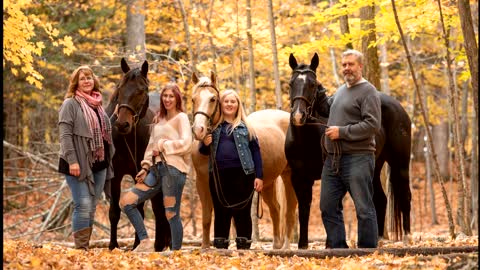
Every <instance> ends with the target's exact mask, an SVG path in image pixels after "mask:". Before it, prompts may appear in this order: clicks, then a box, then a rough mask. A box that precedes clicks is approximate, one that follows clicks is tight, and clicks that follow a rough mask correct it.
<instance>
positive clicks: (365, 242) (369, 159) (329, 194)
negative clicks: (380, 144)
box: [320, 154, 378, 248]
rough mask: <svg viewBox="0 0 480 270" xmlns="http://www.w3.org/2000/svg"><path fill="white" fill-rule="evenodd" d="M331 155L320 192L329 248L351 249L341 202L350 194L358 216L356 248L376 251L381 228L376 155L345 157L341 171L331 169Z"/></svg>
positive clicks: (326, 161) (347, 155) (341, 160)
mask: <svg viewBox="0 0 480 270" xmlns="http://www.w3.org/2000/svg"><path fill="white" fill-rule="evenodd" d="M332 159H333V156H332V155H328V157H327V159H326V160H325V163H324V165H323V172H322V183H321V191H320V210H321V212H322V221H323V225H324V227H325V231H326V232H327V243H326V246H327V247H329V248H348V245H347V243H346V233H345V223H344V221H343V208H342V199H343V198H344V196H345V194H346V193H347V191H348V192H349V193H350V196H351V197H352V200H353V202H354V204H355V210H356V214H357V222H358V224H357V237H358V238H357V246H358V247H359V248H376V247H377V244H378V225H377V215H376V212H375V205H374V204H373V184H372V181H373V173H374V169H375V156H374V154H342V156H341V158H340V161H339V164H338V165H339V169H340V170H339V171H338V173H337V171H336V168H334V166H332Z"/></svg>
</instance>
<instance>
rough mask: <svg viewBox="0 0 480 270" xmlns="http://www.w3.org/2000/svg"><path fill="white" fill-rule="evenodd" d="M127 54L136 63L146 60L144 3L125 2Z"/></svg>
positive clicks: (136, 0) (142, 0)
mask: <svg viewBox="0 0 480 270" xmlns="http://www.w3.org/2000/svg"><path fill="white" fill-rule="evenodd" d="M126 3H127V33H126V34H127V35H126V41H127V42H126V43H127V54H129V55H131V56H133V58H134V59H135V60H136V61H138V62H143V61H144V60H146V59H147V57H146V52H145V1H144V0H127V2H126Z"/></svg>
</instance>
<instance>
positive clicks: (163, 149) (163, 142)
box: [157, 139, 167, 156]
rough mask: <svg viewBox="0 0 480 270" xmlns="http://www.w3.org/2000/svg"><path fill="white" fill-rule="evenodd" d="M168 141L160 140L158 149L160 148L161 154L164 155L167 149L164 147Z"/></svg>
mask: <svg viewBox="0 0 480 270" xmlns="http://www.w3.org/2000/svg"><path fill="white" fill-rule="evenodd" d="M166 141H167V140H165V139H160V140H158V143H157V148H158V151H159V152H160V153H162V152H163V151H165V148H164V147H163V145H164V144H165V142H166ZM157 156H158V154H157Z"/></svg>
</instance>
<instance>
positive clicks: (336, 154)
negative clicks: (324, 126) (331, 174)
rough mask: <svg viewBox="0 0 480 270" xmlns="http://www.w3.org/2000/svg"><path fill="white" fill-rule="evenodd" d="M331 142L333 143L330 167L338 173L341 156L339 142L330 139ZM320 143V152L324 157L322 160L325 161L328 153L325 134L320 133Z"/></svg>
mask: <svg viewBox="0 0 480 270" xmlns="http://www.w3.org/2000/svg"><path fill="white" fill-rule="evenodd" d="M332 143H333V158H332V167H333V169H334V170H335V174H336V175H338V174H339V173H340V158H341V157H342V149H341V145H340V143H339V142H337V141H332ZM321 145H322V154H323V156H324V157H325V158H323V162H325V160H326V156H327V155H328V152H327V147H326V146H325V134H323V135H322V138H321Z"/></svg>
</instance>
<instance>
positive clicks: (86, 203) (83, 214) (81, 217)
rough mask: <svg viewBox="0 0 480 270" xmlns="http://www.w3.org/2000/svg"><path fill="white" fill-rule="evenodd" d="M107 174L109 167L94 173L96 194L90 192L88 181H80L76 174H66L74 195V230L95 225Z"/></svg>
mask: <svg viewBox="0 0 480 270" xmlns="http://www.w3.org/2000/svg"><path fill="white" fill-rule="evenodd" d="M106 175H107V169H103V170H101V171H98V172H94V173H93V180H94V182H95V188H94V190H95V196H94V195H91V194H90V191H89V190H88V184H87V182H86V181H78V178H77V177H76V176H72V175H65V179H66V180H67V184H68V187H69V188H70V191H71V192H72V197H73V216H72V229H73V232H77V231H79V230H81V229H84V228H88V227H92V226H93V220H94V217H95V210H96V208H97V202H98V200H99V199H100V198H101V196H102V192H103V186H104V185H105V178H106Z"/></svg>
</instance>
